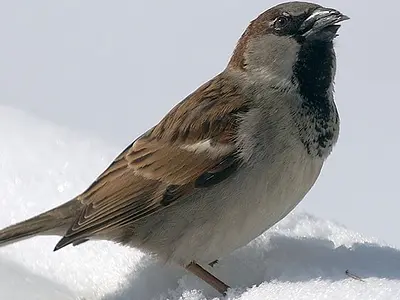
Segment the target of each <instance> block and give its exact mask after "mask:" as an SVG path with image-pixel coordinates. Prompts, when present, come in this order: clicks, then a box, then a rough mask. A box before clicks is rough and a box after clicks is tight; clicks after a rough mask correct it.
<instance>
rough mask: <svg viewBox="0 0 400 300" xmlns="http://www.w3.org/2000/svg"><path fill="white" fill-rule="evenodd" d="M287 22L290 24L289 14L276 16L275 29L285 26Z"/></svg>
mask: <svg viewBox="0 0 400 300" xmlns="http://www.w3.org/2000/svg"><path fill="white" fill-rule="evenodd" d="M287 24H289V17H288V16H280V17H278V18H276V20H275V22H274V26H275V29H278V30H279V29H282V28H284V27H285V26H286V25H287Z"/></svg>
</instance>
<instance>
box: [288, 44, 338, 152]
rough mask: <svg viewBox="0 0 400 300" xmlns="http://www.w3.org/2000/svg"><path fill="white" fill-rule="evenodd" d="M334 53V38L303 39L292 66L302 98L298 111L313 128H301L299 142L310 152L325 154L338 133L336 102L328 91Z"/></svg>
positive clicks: (294, 78) (330, 82) (331, 76)
mask: <svg viewBox="0 0 400 300" xmlns="http://www.w3.org/2000/svg"><path fill="white" fill-rule="evenodd" d="M334 64H335V54H334V51H333V42H332V41H324V40H314V41H304V42H303V43H302V45H301V48H300V51H299V53H298V59H297V62H296V64H295V65H294V67H293V78H292V79H293V81H294V82H296V83H297V84H298V87H299V92H300V95H301V97H302V99H303V102H302V104H301V106H302V107H301V113H300V114H301V115H302V117H306V118H307V119H308V120H309V121H310V122H311V123H310V125H311V127H313V128H301V127H300V128H301V130H302V131H303V132H302V134H301V136H302V142H303V143H304V145H305V147H306V149H307V151H308V152H309V153H310V154H313V155H318V156H325V155H326V152H330V149H331V148H332V145H333V143H334V142H335V139H336V138H337V135H338V132H337V131H338V126H336V125H338V122H339V118H338V115H337V111H336V107H335V104H334V103H333V99H331V98H330V97H331V96H330V95H329V89H330V87H331V84H332V81H333V67H334Z"/></svg>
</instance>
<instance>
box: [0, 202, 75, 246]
mask: <svg viewBox="0 0 400 300" xmlns="http://www.w3.org/2000/svg"><path fill="white" fill-rule="evenodd" d="M81 206H82V204H81V203H80V202H79V201H78V200H76V199H73V200H71V201H68V202H66V203H64V204H62V205H60V206H58V207H56V208H53V209H51V210H49V211H47V212H44V213H42V214H40V215H37V216H35V217H33V218H31V219H28V220H25V221H22V222H20V223H17V224H15V225H11V226H9V227H7V228H4V229H2V230H0V247H2V246H6V245H9V244H13V243H16V242H18V241H22V240H25V239H29V238H31V237H34V236H37V235H59V236H63V235H64V234H65V232H66V231H67V229H68V228H69V226H71V224H72V221H73V220H74V218H75V216H76V214H77V212H78V211H79V209H80V208H81Z"/></svg>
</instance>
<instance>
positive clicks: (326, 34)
mask: <svg viewBox="0 0 400 300" xmlns="http://www.w3.org/2000/svg"><path fill="white" fill-rule="evenodd" d="M348 19H350V18H349V17H348V16H346V15H344V14H342V13H341V12H339V11H337V10H335V9H332V8H324V7H320V8H317V9H316V10H314V11H313V13H312V14H311V15H310V16H309V17H308V18H307V19H306V20H304V22H303V24H302V25H301V27H300V32H302V36H303V37H304V38H306V39H327V40H332V39H334V38H335V37H336V32H337V31H338V29H339V28H340V25H339V23H340V22H342V21H346V20H348Z"/></svg>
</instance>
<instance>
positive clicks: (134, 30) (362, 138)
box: [0, 0, 400, 247]
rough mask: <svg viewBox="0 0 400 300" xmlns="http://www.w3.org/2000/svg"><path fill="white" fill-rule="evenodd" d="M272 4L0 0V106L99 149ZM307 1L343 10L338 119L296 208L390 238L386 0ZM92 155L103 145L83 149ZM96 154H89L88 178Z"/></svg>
mask: <svg viewBox="0 0 400 300" xmlns="http://www.w3.org/2000/svg"><path fill="white" fill-rule="evenodd" d="M276 3H277V2H272V1H265V0H264V1H259V0H257V1H250V2H249V1H244V0H242V1H238V0H220V1H214V0H202V1H183V0H176V1H154V0H153V1H128V0H124V1H122V0H121V1H101V0H96V1H94V0H90V1H89V0H87V1H77V0H68V1H66V0H65V1H52V0H47V1H44V0H38V1H28V0H20V1H6V0H1V1H0V39H1V40H0V45H1V46H0V105H6V106H11V107H14V108H18V109H21V110H23V111H25V112H28V113H29V114H30V115H33V116H36V117H37V118H40V119H44V120H48V121H50V122H51V123H52V124H55V125H57V126H62V127H65V128H66V130H69V131H72V132H78V133H80V134H82V135H84V136H90V137H93V138H95V139H96V140H100V141H102V143H103V144H104V145H108V146H109V148H107V149H113V150H110V151H112V153H111V154H112V155H108V156H107V158H109V159H111V158H112V157H113V156H115V155H117V154H118V152H119V149H122V148H124V147H125V146H126V145H127V144H129V143H130V141H131V140H133V139H134V138H136V137H137V136H138V135H139V134H140V133H142V132H143V131H145V130H146V129H148V128H149V127H150V126H152V125H154V124H155V123H156V122H158V120H159V119H160V118H161V117H162V116H163V115H164V114H165V113H166V112H167V111H168V110H169V109H170V108H171V107H172V106H173V105H175V104H176V103H177V102H179V101H180V100H181V99H183V97H185V96H186V95H187V94H189V93H190V92H192V91H193V90H194V89H195V88H196V87H198V86H199V85H200V84H201V83H203V82H204V81H206V80H208V79H210V78H211V77H212V76H214V75H215V74H217V73H218V72H220V71H221V70H222V69H223V68H224V67H225V65H226V63H227V61H228V59H229V56H230V54H231V53H232V50H233V47H234V46H235V43H236V41H237V39H238V38H239V36H240V35H241V33H242V31H243V30H244V29H245V27H246V26H247V24H248V22H249V21H250V20H251V19H252V18H254V17H256V16H257V15H258V14H259V13H260V12H262V11H263V10H265V9H267V8H269V7H270V6H272V5H274V4H276ZM319 3H320V4H322V5H325V6H331V7H334V8H337V9H339V10H340V11H342V12H343V13H345V14H347V15H348V16H350V17H351V20H350V21H347V22H346V23H345V24H343V27H342V28H341V29H340V36H339V38H338V39H337V41H336V50H337V56H338V67H337V80H336V102H337V105H338V108H339V111H340V115H341V120H342V128H341V135H340V139H339V143H338V145H337V147H336V148H335V150H334V152H333V154H332V156H331V157H330V159H329V160H328V162H327V164H326V166H325V168H324V170H323V172H322V175H321V176H320V178H319V180H318V182H317V184H316V186H315V187H314V188H313V190H312V191H311V192H310V193H309V195H308V196H307V197H306V199H305V200H304V201H303V202H302V203H301V204H300V205H299V207H298V208H297V210H298V211H306V212H307V213H311V214H313V215H316V216H318V217H322V218H324V219H329V220H333V221H335V222H338V223H341V224H344V225H345V226H346V227H348V228H351V229H353V230H356V231H357V232H360V233H362V234H365V235H367V236H371V237H377V238H378V239H379V240H381V241H386V242H388V243H389V244H392V245H396V246H397V247H399V246H400V235H399V234H398V229H399V228H400V218H399V216H398V215H399V209H400V201H399V200H400V198H399V192H398V189H399V188H398V187H399V186H400V183H399V182H398V181H399V180H398V179H399V175H398V172H399V171H398V170H399V169H400V163H399V160H398V152H399V146H400V135H399V129H400V118H399V108H400V104H399V97H398V92H397V90H398V84H399V79H400V75H399V68H400V62H399V54H398V49H399V44H398V43H399V42H398V28H399V24H398V5H397V4H396V3H397V2H396V1H394V0H383V1H363V2H356V1H346V0H336V1H333V0H332V1H320V2H319ZM7 124H8V123H7V122H2V123H1V126H2V127H1V128H0V130H1V132H2V135H1V136H0V138H1V141H2V143H7V142H8V140H7V139H9V138H10V135H9V134H7V129H8V125H7ZM23 130H24V129H23V127H22V128H21V131H23ZM34 132H36V131H34ZM32 134H33V135H35V133H32ZM36 134H37V137H36V139H35V140H36V141H38V143H43V144H44V145H46V142H47V140H41V139H40V136H41V133H40V132H36ZM43 136H45V137H51V135H43ZM76 146H82V144H81V143H77V144H76ZM26 147H29V145H26ZM91 149H92V150H91V151H94V152H96V149H97V148H95V147H93V148H91ZM74 151H76V152H78V153H79V148H78V149H74ZM82 152H83V153H85V149H82ZM69 153H70V152H69V151H66V152H65V153H63V155H64V157H65V159H66V160H68V159H69V157H68V155H69ZM103 154H104V148H102V149H101V148H99V152H98V153H93V155H94V156H96V155H103ZM0 155H1V152H0ZM86 155H88V154H86ZM85 163H86V160H85V159H82V162H81V167H82V168H84V166H85ZM108 163H109V160H104V161H102V163H101V164H102V165H96V166H97V167H96V169H95V170H93V171H90V172H89V173H90V175H91V176H93V177H91V178H93V179H94V177H95V175H97V173H96V172H99V171H100V170H101V169H102V168H103V167H106V166H107V165H108ZM90 167H91V165H90V164H88V166H87V168H90ZM37 168H39V169H40V168H41V166H40V165H38V166H37ZM71 176H72V175H71ZM70 179H71V180H70V181H71V184H74V181H73V176H72V177H71V178H70ZM90 180H91V179H90V178H85V184H86V183H87V184H89V183H90ZM1 184H3V183H0V185H1ZM78 185H79V184H78ZM76 191H77V192H78V190H76ZM65 200H67V199H65ZM60 201H61V199H60Z"/></svg>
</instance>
